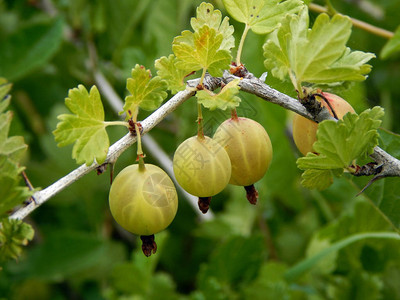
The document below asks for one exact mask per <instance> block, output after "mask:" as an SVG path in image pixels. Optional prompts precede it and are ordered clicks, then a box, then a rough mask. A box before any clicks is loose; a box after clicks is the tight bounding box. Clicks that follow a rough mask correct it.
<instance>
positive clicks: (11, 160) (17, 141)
mask: <svg viewBox="0 0 400 300" xmlns="http://www.w3.org/2000/svg"><path fill="white" fill-rule="evenodd" d="M11 120H12V112H11V111H8V112H6V113H2V114H0V155H4V156H5V157H7V163H5V162H3V163H2V164H1V165H3V166H4V165H8V164H15V165H16V166H18V165H19V161H20V160H21V159H22V157H23V156H24V154H25V151H26V149H27V148H28V146H27V145H26V144H25V143H24V138H23V137H22V136H12V137H8V133H9V130H10V124H11ZM0 170H1V169H0ZM22 170H23V168H19V167H18V168H17V173H16V174H15V175H17V174H19V173H20V172H21V171H22ZM13 177H15V176H13Z"/></svg>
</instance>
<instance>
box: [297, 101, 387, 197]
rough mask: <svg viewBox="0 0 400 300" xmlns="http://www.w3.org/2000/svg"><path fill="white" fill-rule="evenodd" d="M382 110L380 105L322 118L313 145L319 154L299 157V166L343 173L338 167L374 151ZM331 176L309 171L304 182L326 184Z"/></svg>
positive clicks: (304, 176) (313, 184) (312, 185)
mask: <svg viewBox="0 0 400 300" xmlns="http://www.w3.org/2000/svg"><path fill="white" fill-rule="evenodd" d="M383 114H384V113H383V109H382V108H381V107H378V106H377V107H374V108H372V109H367V110H365V111H364V112H362V113H361V114H360V115H356V114H349V113H348V114H346V115H345V116H344V118H343V120H339V121H338V122H335V121H331V120H326V121H323V122H321V123H320V124H319V125H318V131H317V141H316V142H315V143H314V146H313V148H314V150H315V152H317V153H318V154H314V153H308V154H307V156H306V157H301V158H299V159H298V160H297V166H298V167H299V168H300V169H302V170H308V169H317V170H332V171H335V172H336V173H337V174H340V173H341V172H339V170H338V169H343V168H347V167H349V166H350V165H351V164H352V162H353V160H355V159H359V158H365V157H366V156H367V155H369V154H372V153H373V149H374V147H375V146H376V145H377V144H378V136H379V135H378V132H377V129H378V127H379V126H380V124H381V122H382V121H381V118H382V117H383ZM318 174H319V175H322V177H321V180H313V179H317V176H318ZM330 178H331V176H330ZM330 180H331V179H329V173H328V172H318V171H312V172H311V171H308V173H307V174H305V175H303V182H304V183H305V184H306V185H307V187H308V188H319V189H321V188H323V187H327V184H328V183H329V182H330Z"/></svg>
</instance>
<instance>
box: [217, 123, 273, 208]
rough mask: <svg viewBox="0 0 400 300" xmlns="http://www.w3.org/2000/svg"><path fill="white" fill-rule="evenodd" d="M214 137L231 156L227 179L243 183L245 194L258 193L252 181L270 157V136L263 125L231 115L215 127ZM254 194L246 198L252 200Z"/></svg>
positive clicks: (260, 172) (233, 182) (257, 179)
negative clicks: (230, 169)
mask: <svg viewBox="0 0 400 300" xmlns="http://www.w3.org/2000/svg"><path fill="white" fill-rule="evenodd" d="M213 138H214V140H216V141H217V142H218V143H219V144H220V145H221V146H223V147H224V149H225V150H226V152H227V153H228V155H229V158H230V160H231V164H232V174H231V178H230V181H229V183H231V184H234V185H240V186H244V187H246V190H247V191H248V196H251V193H257V191H256V190H255V189H254V186H253V184H254V183H255V182H257V181H259V180H260V179H261V178H262V177H263V176H264V174H265V172H266V171H267V170H268V168H269V165H270V163H271V160H272V145H271V140H270V139H269V136H268V133H267V132H266V131H265V129H264V127H263V126H261V124H259V123H257V122H256V121H254V120H251V119H248V118H238V117H237V116H234V117H232V118H231V119H228V120H226V121H224V122H223V123H222V124H221V125H220V126H219V127H218V128H217V130H216V132H215V134H214V137H213ZM249 193H250V194H249ZM257 196H258V194H253V196H251V197H250V199H249V201H250V202H251V203H252V204H255V203H256V201H257Z"/></svg>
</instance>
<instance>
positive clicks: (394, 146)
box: [353, 129, 400, 231]
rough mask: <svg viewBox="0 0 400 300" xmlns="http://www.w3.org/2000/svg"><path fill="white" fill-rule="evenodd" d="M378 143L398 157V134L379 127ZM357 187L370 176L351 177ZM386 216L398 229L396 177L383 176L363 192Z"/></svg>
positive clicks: (399, 189) (399, 208)
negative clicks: (383, 177)
mask: <svg viewBox="0 0 400 300" xmlns="http://www.w3.org/2000/svg"><path fill="white" fill-rule="evenodd" d="M379 134H380V139H381V140H380V143H379V146H380V147H382V149H384V150H385V151H386V152H388V153H390V154H391V155H392V156H394V157H395V158H397V159H400V135H398V134H396V133H393V132H390V131H387V130H383V129H380V130H379ZM353 180H354V181H355V182H356V184H357V186H358V187H359V189H361V188H363V187H364V186H365V185H366V183H367V181H368V180H370V178H362V177H360V178H355V179H353ZM363 195H364V196H365V197H367V198H368V199H369V200H370V201H371V202H373V203H374V204H375V206H376V207H377V208H378V209H379V210H380V211H381V212H382V213H383V214H384V215H385V216H386V218H387V220H389V221H390V222H391V224H392V225H393V226H394V227H395V228H397V230H398V231H400V205H399V203H400V185H399V180H398V178H396V177H393V178H390V177H389V178H385V179H381V180H378V181H376V182H374V183H373V184H372V185H371V186H370V187H369V188H368V189H366V190H365V191H364V193H363Z"/></svg>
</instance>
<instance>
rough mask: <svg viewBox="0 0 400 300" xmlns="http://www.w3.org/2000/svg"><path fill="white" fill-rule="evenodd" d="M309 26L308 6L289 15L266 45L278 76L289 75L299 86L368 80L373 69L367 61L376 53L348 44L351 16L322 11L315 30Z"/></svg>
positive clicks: (269, 65) (268, 59)
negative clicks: (331, 14)
mask: <svg viewBox="0 0 400 300" xmlns="http://www.w3.org/2000/svg"><path fill="white" fill-rule="evenodd" d="M308 26H309V16H308V10H307V8H306V7H304V8H303V9H302V10H301V11H300V13H299V15H290V16H287V17H286V18H285V19H284V20H283V24H282V26H281V27H280V28H279V29H278V30H277V32H275V33H274V34H272V35H271V38H270V39H268V40H267V41H266V43H265V44H264V47H263V48H264V57H265V58H266V59H265V61H264V65H265V66H266V68H267V69H270V70H271V72H272V74H273V75H274V76H275V77H278V78H280V79H282V80H283V79H285V78H286V77H288V76H289V77H290V78H291V80H292V82H293V84H294V85H295V87H296V88H298V87H299V86H300V85H301V83H303V82H308V83H333V82H342V81H347V80H354V81H362V80H365V78H366V75H367V74H368V73H369V72H370V70H371V66H370V65H367V64H366V62H367V61H369V60H370V59H371V58H373V57H375V55H374V54H372V53H364V52H361V51H354V52H352V51H351V50H350V49H349V48H347V47H346V43H347V41H348V39H349V37H350V34H351V26H352V25H351V21H350V19H349V18H348V17H346V16H342V15H339V14H336V15H334V16H333V17H332V18H331V19H330V18H329V16H328V15H327V14H320V15H319V16H318V17H317V19H316V20H315V22H314V25H313V27H312V29H309V28H308Z"/></svg>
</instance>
